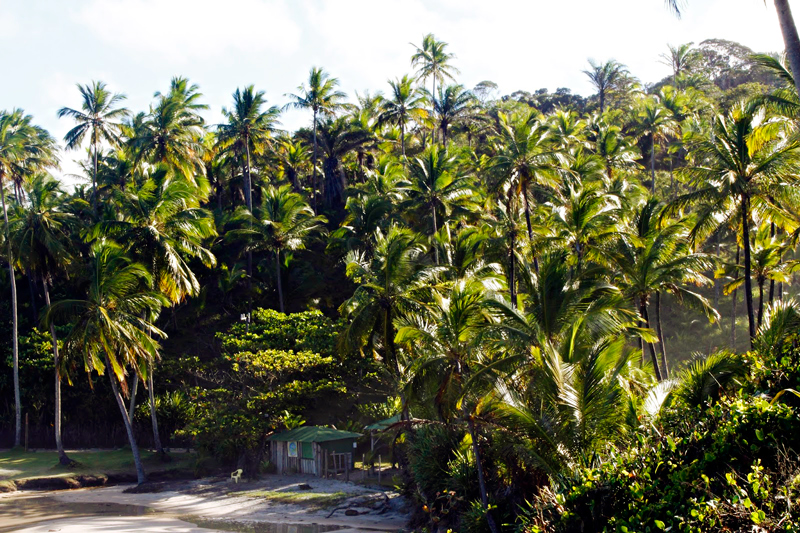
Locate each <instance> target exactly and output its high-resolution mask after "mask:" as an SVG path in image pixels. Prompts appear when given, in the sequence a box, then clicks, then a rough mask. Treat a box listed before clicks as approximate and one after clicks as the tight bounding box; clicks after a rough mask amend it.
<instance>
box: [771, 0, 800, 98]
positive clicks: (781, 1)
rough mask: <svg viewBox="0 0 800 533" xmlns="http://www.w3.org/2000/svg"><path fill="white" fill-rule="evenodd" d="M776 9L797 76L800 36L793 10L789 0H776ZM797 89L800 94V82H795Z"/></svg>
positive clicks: (799, 66) (799, 68)
mask: <svg viewBox="0 0 800 533" xmlns="http://www.w3.org/2000/svg"><path fill="white" fill-rule="evenodd" d="M775 10H776V11H777V12H778V21H779V22H780V25H781V33H782V34H783V42H784V44H785V46H786V56H787V57H788V58H789V65H790V66H791V68H792V72H793V73H794V75H795V76H799V75H800V74H798V73H800V37H798V35H797V26H795V23H794V18H793V17H792V10H791V9H790V8H789V0H775ZM795 90H796V91H797V94H798V96H800V84H797V83H795Z"/></svg>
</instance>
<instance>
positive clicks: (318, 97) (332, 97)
mask: <svg viewBox="0 0 800 533" xmlns="http://www.w3.org/2000/svg"><path fill="white" fill-rule="evenodd" d="M338 86H339V80H338V79H337V78H331V77H330V75H329V74H328V73H327V72H325V71H324V70H322V69H321V68H317V67H311V71H310V72H309V73H308V83H307V84H305V83H304V84H302V85H300V86H299V87H298V88H297V91H298V94H287V95H286V96H288V97H289V99H290V100H291V102H290V103H289V104H287V106H286V107H293V108H295V109H310V110H311V112H312V113H313V117H312V121H313V122H312V129H313V132H314V140H313V143H314V153H313V158H314V159H313V177H312V180H313V181H312V189H314V190H315V189H316V186H317V121H318V120H319V118H320V116H326V117H330V116H333V115H334V114H335V113H336V111H338V110H340V109H342V108H343V107H345V103H344V99H345V98H347V95H346V94H345V93H343V92H342V91H338V90H336V87H338ZM313 197H314V209H315V210H316V205H317V196H316V192H314V196H313Z"/></svg>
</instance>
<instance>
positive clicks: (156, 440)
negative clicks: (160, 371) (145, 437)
mask: <svg viewBox="0 0 800 533" xmlns="http://www.w3.org/2000/svg"><path fill="white" fill-rule="evenodd" d="M154 371H155V369H154V368H153V363H152V361H148V363H147V389H148V394H149V395H150V421H151V422H152V423H153V447H154V448H155V449H156V452H158V454H159V455H164V447H163V446H162V445H161V435H160V434H159V433H158V417H157V416H156V391H155V385H154V384H153V373H154Z"/></svg>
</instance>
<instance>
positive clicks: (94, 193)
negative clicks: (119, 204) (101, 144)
mask: <svg viewBox="0 0 800 533" xmlns="http://www.w3.org/2000/svg"><path fill="white" fill-rule="evenodd" d="M92 142H93V144H94V173H92V211H94V214H95V216H97V131H94V132H93V139H92Z"/></svg>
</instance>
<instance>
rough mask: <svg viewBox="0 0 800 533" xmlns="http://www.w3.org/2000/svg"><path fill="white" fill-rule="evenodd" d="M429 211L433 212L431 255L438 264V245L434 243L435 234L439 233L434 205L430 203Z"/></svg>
mask: <svg viewBox="0 0 800 533" xmlns="http://www.w3.org/2000/svg"><path fill="white" fill-rule="evenodd" d="M431 213H432V214H433V243H432V244H433V257H434V258H435V259H436V264H437V265H438V264H439V247H438V246H437V245H436V235H437V234H438V233H439V228H438V226H437V224H436V205H435V204H433V205H431Z"/></svg>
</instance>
